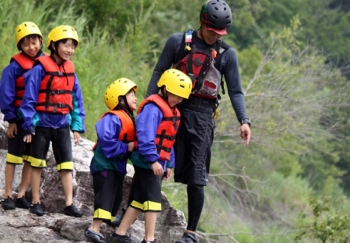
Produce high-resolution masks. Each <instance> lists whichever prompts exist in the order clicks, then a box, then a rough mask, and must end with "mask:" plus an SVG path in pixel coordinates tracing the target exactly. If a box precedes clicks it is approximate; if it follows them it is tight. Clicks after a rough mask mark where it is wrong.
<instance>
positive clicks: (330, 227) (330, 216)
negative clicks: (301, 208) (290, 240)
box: [294, 197, 350, 243]
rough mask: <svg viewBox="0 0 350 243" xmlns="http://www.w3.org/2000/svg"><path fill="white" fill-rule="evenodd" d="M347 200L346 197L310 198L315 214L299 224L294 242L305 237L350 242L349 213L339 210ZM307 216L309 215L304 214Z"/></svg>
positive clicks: (320, 240)
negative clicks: (339, 206)
mask: <svg viewBox="0 0 350 243" xmlns="http://www.w3.org/2000/svg"><path fill="white" fill-rule="evenodd" d="M344 202H345V198H338V199H333V198H332V197H326V198H324V199H317V198H313V199H311V200H310V205H311V207H312V209H313V210H312V212H313V216H312V217H311V218H310V219H309V220H307V221H306V222H305V219H303V220H302V221H303V223H302V224H300V225H299V227H298V231H297V233H296V236H295V241H294V242H300V240H302V239H304V238H311V239H316V240H318V242H322V243H326V242H349V241H350V230H349V228H350V224H349V218H350V217H349V214H344V213H342V212H341V211H340V210H338V209H337V208H338V206H336V205H342V204H343V203H344ZM302 217H303V218H306V217H307V215H302Z"/></svg>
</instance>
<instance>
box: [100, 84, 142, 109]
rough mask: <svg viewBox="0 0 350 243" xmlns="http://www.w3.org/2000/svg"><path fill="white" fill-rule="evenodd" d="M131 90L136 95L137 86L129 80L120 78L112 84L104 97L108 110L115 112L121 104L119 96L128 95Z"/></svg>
mask: <svg viewBox="0 0 350 243" xmlns="http://www.w3.org/2000/svg"><path fill="white" fill-rule="evenodd" d="M131 89H133V90H134V92H135V93H136V91H137V85H136V84H135V83H134V82H133V81H131V80H130V79H127V78H120V79H117V80H115V81H114V82H113V83H111V84H110V85H109V86H108V88H107V89H106V92H105V96H104V100H105V104H106V106H107V107H108V109H110V110H113V109H114V108H115V107H116V106H117V105H118V103H119V96H121V95H126V94H127V93H128V92H129V91H130V90H131Z"/></svg>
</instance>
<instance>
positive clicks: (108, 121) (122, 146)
mask: <svg viewBox="0 0 350 243" xmlns="http://www.w3.org/2000/svg"><path fill="white" fill-rule="evenodd" d="M95 128H96V134H97V141H98V143H99V144H100V146H101V149H102V151H103V153H104V155H105V156H106V157H107V158H109V159H112V158H117V157H118V156H119V155H121V154H126V153H127V152H128V144H126V143H123V142H122V141H121V140H119V134H120V131H121V121H120V119H119V117H117V116H116V115H113V114H106V115H105V116H104V117H102V118H101V119H100V120H99V121H98V122H97V123H96V125H95Z"/></svg>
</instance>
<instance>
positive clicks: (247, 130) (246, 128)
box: [241, 123, 252, 147]
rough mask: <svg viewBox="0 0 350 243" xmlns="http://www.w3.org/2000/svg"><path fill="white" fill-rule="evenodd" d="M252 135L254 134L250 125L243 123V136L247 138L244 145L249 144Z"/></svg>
mask: <svg viewBox="0 0 350 243" xmlns="http://www.w3.org/2000/svg"><path fill="white" fill-rule="evenodd" d="M251 136H252V132H251V131H250V127H249V125H248V124H246V123H243V124H242V126H241V138H242V139H243V140H245V143H244V147H245V146H247V145H248V144H249V142H250V137H251Z"/></svg>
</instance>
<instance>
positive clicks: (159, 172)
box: [151, 162, 164, 176]
mask: <svg viewBox="0 0 350 243" xmlns="http://www.w3.org/2000/svg"><path fill="white" fill-rule="evenodd" d="M151 166H152V170H153V173H154V175H156V176H162V175H163V174H164V171H163V167H162V166H161V164H159V162H155V163H153V164H152V165H151Z"/></svg>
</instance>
